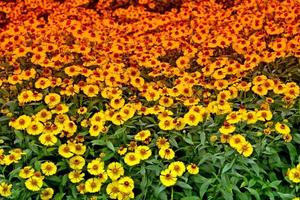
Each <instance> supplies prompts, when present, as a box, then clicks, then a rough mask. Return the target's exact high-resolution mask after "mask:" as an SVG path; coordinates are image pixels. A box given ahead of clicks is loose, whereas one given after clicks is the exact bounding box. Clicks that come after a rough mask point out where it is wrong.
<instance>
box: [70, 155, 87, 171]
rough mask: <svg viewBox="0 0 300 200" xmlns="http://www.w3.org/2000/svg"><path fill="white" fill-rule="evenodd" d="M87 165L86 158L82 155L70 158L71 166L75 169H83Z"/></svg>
mask: <svg viewBox="0 0 300 200" xmlns="http://www.w3.org/2000/svg"><path fill="white" fill-rule="evenodd" d="M84 165H85V159H84V158H83V157H82V156H73V157H72V158H70V160H69V166H70V168H71V169H74V170H81V169H82V168H83V167H84Z"/></svg>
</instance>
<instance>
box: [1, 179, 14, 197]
mask: <svg viewBox="0 0 300 200" xmlns="http://www.w3.org/2000/svg"><path fill="white" fill-rule="evenodd" d="M11 188H12V184H7V183H5V182H2V183H0V196H2V197H9V196H10V195H11Z"/></svg>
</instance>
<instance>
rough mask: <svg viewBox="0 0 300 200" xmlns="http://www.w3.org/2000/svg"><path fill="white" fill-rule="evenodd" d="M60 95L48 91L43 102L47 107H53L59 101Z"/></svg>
mask: <svg viewBox="0 0 300 200" xmlns="http://www.w3.org/2000/svg"><path fill="white" fill-rule="evenodd" d="M60 100H61V97H60V95H59V94H56V93H49V94H48V95H46V96H45V99H44V101H45V103H46V104H47V105H48V106H49V108H54V107H55V106H56V105H57V104H59V103H60Z"/></svg>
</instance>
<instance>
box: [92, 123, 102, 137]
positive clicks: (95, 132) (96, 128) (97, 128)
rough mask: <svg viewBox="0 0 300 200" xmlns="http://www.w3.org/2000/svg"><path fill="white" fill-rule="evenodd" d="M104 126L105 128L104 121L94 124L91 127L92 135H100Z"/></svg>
mask: <svg viewBox="0 0 300 200" xmlns="http://www.w3.org/2000/svg"><path fill="white" fill-rule="evenodd" d="M103 128H104V124H103V123H97V124H92V126H91V127H90V129H89V133H90V135H91V136H93V137H97V136H98V135H100V133H101V132H102V130H103Z"/></svg>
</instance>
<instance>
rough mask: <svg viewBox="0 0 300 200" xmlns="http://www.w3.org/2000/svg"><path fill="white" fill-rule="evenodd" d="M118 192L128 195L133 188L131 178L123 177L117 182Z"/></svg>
mask: <svg viewBox="0 0 300 200" xmlns="http://www.w3.org/2000/svg"><path fill="white" fill-rule="evenodd" d="M118 182H119V190H120V191H121V192H124V193H129V192H130V191H132V190H133V188H134V181H133V180H132V178H130V177H128V176H125V177H122V178H121V179H120V180H119V181H118Z"/></svg>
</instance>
